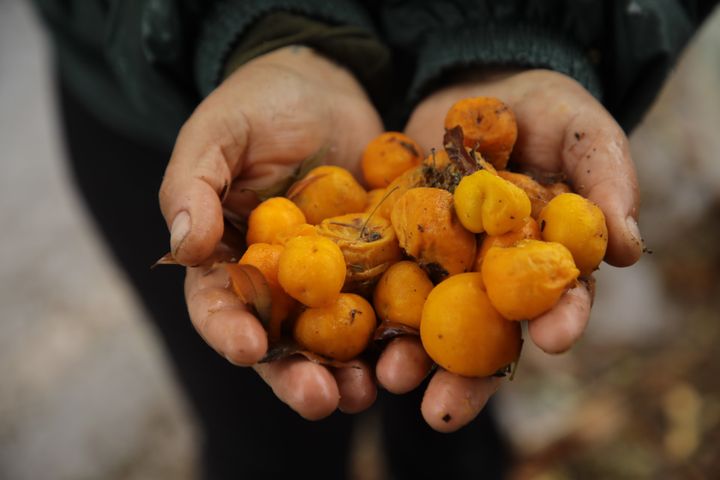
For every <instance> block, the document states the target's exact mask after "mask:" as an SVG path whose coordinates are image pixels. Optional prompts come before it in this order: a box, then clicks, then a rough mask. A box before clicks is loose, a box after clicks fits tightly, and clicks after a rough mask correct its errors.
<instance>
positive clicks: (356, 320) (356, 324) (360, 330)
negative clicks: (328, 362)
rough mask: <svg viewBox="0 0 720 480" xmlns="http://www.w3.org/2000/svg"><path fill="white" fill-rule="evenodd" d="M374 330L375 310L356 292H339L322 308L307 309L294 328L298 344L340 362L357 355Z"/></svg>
mask: <svg viewBox="0 0 720 480" xmlns="http://www.w3.org/2000/svg"><path fill="white" fill-rule="evenodd" d="M374 332H375V312H374V311H373V309H372V306H371V305H370V304H369V303H368V302H367V300H365V299H364V298H362V297H361V296H359V295H355V294H352V293H341V294H340V295H339V296H338V297H337V298H336V299H335V301H334V302H332V303H330V304H329V305H327V306H324V307H316V308H308V309H307V310H305V311H304V312H303V313H301V314H300V316H299V317H298V319H297V321H296V322H295V326H294V328H293V337H294V338H295V340H296V341H297V342H298V344H299V345H300V346H301V347H303V348H306V349H307V350H310V351H311V352H314V353H318V354H320V355H324V356H326V357H329V358H333V359H335V360H340V361H348V360H351V359H353V358H355V357H357V356H358V355H359V354H360V353H362V351H363V350H365V348H367V346H368V344H369V343H370V340H371V339H372V335H373V333H374Z"/></svg>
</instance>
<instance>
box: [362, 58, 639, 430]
mask: <svg viewBox="0 0 720 480" xmlns="http://www.w3.org/2000/svg"><path fill="white" fill-rule="evenodd" d="M481 95H485V96H495V97H498V98H500V99H502V100H503V101H504V102H506V103H507V104H508V105H509V106H510V108H512V109H513V111H514V112H515V115H516V117H517V122H518V135H519V136H518V139H517V143H516V145H515V149H514V151H513V155H512V158H511V160H512V161H514V162H517V163H518V164H520V165H522V166H525V167H529V168H532V169H535V170H539V171H543V172H550V173H564V174H565V175H566V176H567V178H568V181H569V182H571V183H572V185H573V187H574V189H575V190H576V191H577V192H578V193H579V194H581V195H583V196H585V197H587V198H589V199H590V200H592V201H593V202H594V203H596V204H597V205H598V206H599V207H600V208H601V209H602V211H603V213H604V214H605V217H606V221H607V224H608V230H609V245H608V251H607V255H606V257H605V260H606V261H607V262H608V263H610V264H612V265H615V266H620V267H622V266H628V265H632V264H633V263H635V262H636V261H637V260H638V259H639V258H640V255H641V254H642V240H641V239H640V234H639V230H638V227H637V214H638V206H639V205H638V203H639V194H638V185H637V179H636V175H635V169H634V166H633V163H632V159H631V158H630V150H629V144H628V139H627V137H626V136H625V134H624V132H623V131H622V129H621V128H620V126H619V125H618V124H617V123H616V122H615V120H614V119H613V118H612V117H611V116H610V114H609V113H608V112H607V111H606V110H605V109H604V108H603V107H602V105H601V104H600V103H598V102H597V101H596V100H595V99H594V98H593V97H592V96H591V95H590V93H588V92H587V91H586V90H585V89H584V88H583V87H582V86H581V85H579V84H578V83H577V82H575V81H574V80H572V79H570V78H569V77H567V76H565V75H562V74H559V73H555V72H550V71H545V70H528V71H514V72H513V71H508V72H493V73H490V74H479V75H472V76H468V77H465V78H463V79H458V81H457V83H455V84H452V85H451V86H448V87H445V88H443V89H441V90H438V91H437V92H435V93H433V94H432V95H430V96H428V97H427V98H425V99H424V100H423V101H422V102H421V103H420V104H419V105H418V106H417V107H416V109H415V111H414V112H413V114H412V115H411V117H410V120H409V121H408V124H407V126H406V129H405V133H406V134H407V135H408V136H410V137H411V138H415V139H417V140H418V141H419V143H420V146H421V147H422V148H423V149H425V150H426V151H429V150H430V148H431V147H437V146H439V145H438V144H439V143H441V134H440V133H439V132H442V126H443V119H444V117H445V112H447V110H448V109H449V108H450V106H451V105H453V104H454V103H455V102H456V101H458V100H460V99H462V98H466V97H473V96H481ZM433 141H435V142H436V143H435V145H433V144H432V143H429V142H433ZM423 142H425V143H423ZM591 303H592V295H591V293H590V292H589V290H588V289H587V288H586V287H585V286H584V284H580V285H579V286H577V287H575V288H573V289H571V290H569V291H568V292H567V293H566V294H565V295H564V296H563V297H562V298H561V299H560V301H559V302H558V303H557V305H556V306H555V307H554V308H553V309H552V310H551V311H549V312H547V313H545V314H543V315H541V316H540V317H538V318H536V319H534V320H531V321H530V324H529V333H530V337H531V339H532V341H533V342H535V344H536V345H537V346H539V347H540V348H541V349H542V350H544V351H546V352H548V353H561V352H564V351H566V350H568V349H569V348H570V347H571V346H572V345H573V343H575V342H576V341H577V340H578V339H579V338H580V336H581V335H582V333H583V331H584V330H585V327H586V325H587V322H588V318H589V315H590V307H591ZM429 365H430V361H429V359H427V358H426V355H425V354H424V352H423V350H422V346H421V344H420V343H419V341H418V340H415V339H409V338H404V339H400V340H396V341H395V342H393V343H391V344H390V345H389V346H388V347H387V348H386V349H385V351H384V352H383V354H382V356H381V357H380V359H379V360H378V364H377V367H376V369H377V377H378V381H379V383H380V384H381V385H382V386H383V387H385V388H386V389H388V390H389V391H391V392H395V393H404V392H407V391H409V390H411V389H413V388H415V387H417V386H418V385H419V384H420V383H421V382H422V380H423V379H424V378H425V377H426V376H427V374H428V371H429V370H428V368H429V367H428V366H429ZM500 383H501V380H500V379H498V378H474V379H470V378H462V377H459V376H456V375H453V374H451V373H449V372H447V371H444V370H442V369H440V370H438V371H437V372H436V373H435V374H434V375H433V378H432V379H431V380H430V383H429V385H428V387H427V390H426V391H425V395H424V398H423V402H422V406H421V409H422V414H423V416H424V418H425V420H426V421H427V422H428V424H429V425H430V426H431V427H432V428H434V429H436V430H438V431H442V432H450V431H454V430H457V429H458V428H460V427H462V426H463V425H465V424H467V423H468V422H470V421H471V420H472V419H473V418H475V417H476V416H477V414H478V413H479V412H480V410H482V408H483V406H484V405H485V404H486V402H487V400H488V399H489V397H490V396H491V395H492V394H493V393H494V392H495V391H496V390H497V388H498V387H499V385H500Z"/></svg>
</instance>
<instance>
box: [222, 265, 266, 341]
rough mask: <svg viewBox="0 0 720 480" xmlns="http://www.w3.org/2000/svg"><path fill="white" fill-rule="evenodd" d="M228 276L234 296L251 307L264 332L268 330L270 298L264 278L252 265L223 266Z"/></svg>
mask: <svg viewBox="0 0 720 480" xmlns="http://www.w3.org/2000/svg"><path fill="white" fill-rule="evenodd" d="M223 266H224V267H225V269H226V270H227V272H228V275H229V276H230V282H231V284H232V287H233V291H234V292H235V294H236V295H237V296H238V297H240V300H242V301H243V302H245V304H247V305H252V307H253V308H254V309H255V313H257V316H258V318H259V319H260V323H262V326H263V327H265V330H266V331H268V330H269V329H270V318H271V307H272V296H271V293H270V286H269V285H268V282H267V280H266V279H265V276H264V275H263V274H262V272H261V271H260V270H258V268H257V267H255V266H253V265H240V264H237V263H225V264H223Z"/></svg>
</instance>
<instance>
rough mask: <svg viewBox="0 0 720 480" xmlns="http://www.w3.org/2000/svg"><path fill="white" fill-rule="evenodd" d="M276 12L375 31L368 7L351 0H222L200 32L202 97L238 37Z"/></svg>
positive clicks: (217, 77) (215, 81) (197, 77)
mask: <svg viewBox="0 0 720 480" xmlns="http://www.w3.org/2000/svg"><path fill="white" fill-rule="evenodd" d="M273 12H289V13H297V14H301V15H305V16H307V17H308V18H312V19H316V20H320V21H323V22H326V23H328V24H330V25H352V26H357V27H361V28H363V29H365V30H367V31H368V32H373V31H374V28H373V25H372V22H371V20H370V18H369V17H368V16H367V14H366V13H365V11H364V10H363V9H362V8H361V7H359V6H358V5H357V4H356V3H355V2H352V1H349V0H333V1H324V0H251V1H238V0H221V1H219V2H217V4H215V5H214V7H213V8H212V10H211V11H210V12H209V13H208V15H207V17H206V19H205V21H204V22H203V26H202V28H201V29H200V32H199V35H198V41H197V48H196V56H195V80H196V83H197V86H198V89H199V91H200V94H201V95H202V96H203V97H204V96H207V95H208V94H209V93H210V92H211V91H212V90H213V89H214V88H215V87H216V86H217V85H218V83H219V81H220V79H221V77H222V73H223V69H224V67H225V61H226V59H227V57H228V55H229V54H230V52H231V51H232V49H233V48H234V46H235V44H236V43H237V41H238V39H239V38H240V37H241V36H242V35H243V34H244V33H245V32H246V31H247V30H248V29H250V28H251V27H252V26H253V25H254V24H255V22H257V21H258V20H259V19H260V18H261V17H263V16H265V15H268V14H270V13H273Z"/></svg>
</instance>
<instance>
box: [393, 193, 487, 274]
mask: <svg viewBox="0 0 720 480" xmlns="http://www.w3.org/2000/svg"><path fill="white" fill-rule="evenodd" d="M391 220H392V225H393V228H394V229H395V234H396V235H397V237H398V241H399V242H400V247H401V248H402V249H403V250H405V253H407V254H408V255H410V256H411V257H413V258H414V259H415V260H416V261H417V262H418V263H419V264H420V266H421V267H422V268H423V269H425V271H427V272H428V274H429V275H430V277H431V278H432V279H433V280H434V281H439V280H442V279H443V278H445V277H446V276H448V275H455V274H458V273H462V272H468V271H470V270H471V269H472V265H473V261H474V259H475V248H476V242H475V235H473V234H472V233H470V232H469V231H467V230H466V229H465V228H464V227H463V226H462V224H461V223H460V222H459V220H458V218H457V215H455V209H454V208H453V198H452V194H451V193H450V192H448V191H446V190H441V189H439V188H428V187H420V188H412V189H410V190H408V191H407V192H405V193H404V194H403V196H402V197H400V198H399V199H398V200H397V202H396V203H395V205H394V206H393V210H392V215H391Z"/></svg>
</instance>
